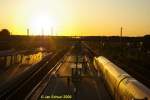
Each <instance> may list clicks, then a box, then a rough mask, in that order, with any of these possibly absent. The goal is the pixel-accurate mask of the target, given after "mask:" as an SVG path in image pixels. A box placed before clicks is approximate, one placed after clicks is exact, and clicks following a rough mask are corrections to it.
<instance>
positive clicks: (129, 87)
mask: <svg viewBox="0 0 150 100" xmlns="http://www.w3.org/2000/svg"><path fill="white" fill-rule="evenodd" d="M93 64H94V68H95V70H96V72H97V75H98V76H99V77H100V78H102V79H103V81H104V84H105V86H106V88H107V90H108V91H109V92H110V95H111V96H112V98H113V99H114V100H150V89H149V88H148V87H146V86H145V85H143V84H142V83H141V82H139V81H137V80H136V79H135V78H133V77H132V76H131V75H129V74H128V73H127V72H125V71H124V70H122V69H121V68H119V67H118V66H117V65H115V64H114V63H112V62H111V61H110V60H108V59H107V58H105V57H103V56H99V57H94V59H93Z"/></svg>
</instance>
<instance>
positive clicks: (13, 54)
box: [0, 50, 48, 68]
mask: <svg viewBox="0 0 150 100" xmlns="http://www.w3.org/2000/svg"><path fill="white" fill-rule="evenodd" d="M47 54H48V53H47V52H41V51H35V50H22V51H14V50H5V51H0V68H9V67H10V66H13V65H18V64H26V65H31V64H35V63H37V62H39V61H40V60H41V59H42V58H44V57H45V56H46V55H47Z"/></svg>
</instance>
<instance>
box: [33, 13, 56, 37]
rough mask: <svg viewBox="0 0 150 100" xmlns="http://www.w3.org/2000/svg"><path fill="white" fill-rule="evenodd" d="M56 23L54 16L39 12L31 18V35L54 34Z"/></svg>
mask: <svg viewBox="0 0 150 100" xmlns="http://www.w3.org/2000/svg"><path fill="white" fill-rule="evenodd" d="M56 25H57V22H56V18H55V17H52V16H49V15H46V14H39V15H36V16H33V17H32V18H31V21H30V30H31V31H32V34H33V35H54V33H53V31H54V29H55V28H56Z"/></svg>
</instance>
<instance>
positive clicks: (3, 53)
mask: <svg viewBox="0 0 150 100" xmlns="http://www.w3.org/2000/svg"><path fill="white" fill-rule="evenodd" d="M16 54H18V52H16V51H14V50H3V51H0V57H3V56H12V55H16Z"/></svg>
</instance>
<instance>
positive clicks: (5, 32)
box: [0, 29, 10, 37]
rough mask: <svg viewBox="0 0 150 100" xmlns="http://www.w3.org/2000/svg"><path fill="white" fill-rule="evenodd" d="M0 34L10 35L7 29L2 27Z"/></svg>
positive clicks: (3, 35)
mask: <svg viewBox="0 0 150 100" xmlns="http://www.w3.org/2000/svg"><path fill="white" fill-rule="evenodd" d="M0 36H2V37H5V36H10V32H9V30H8V29H2V30H1V31H0Z"/></svg>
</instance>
